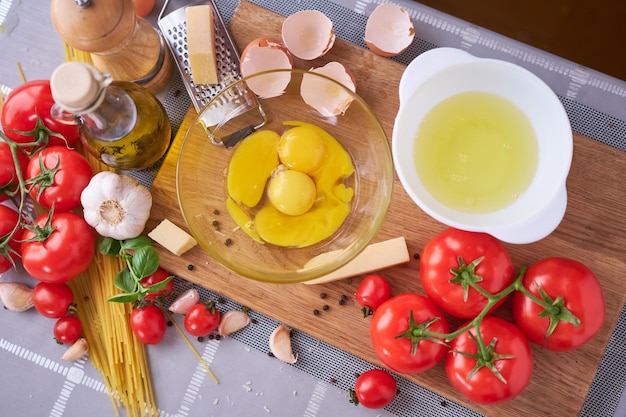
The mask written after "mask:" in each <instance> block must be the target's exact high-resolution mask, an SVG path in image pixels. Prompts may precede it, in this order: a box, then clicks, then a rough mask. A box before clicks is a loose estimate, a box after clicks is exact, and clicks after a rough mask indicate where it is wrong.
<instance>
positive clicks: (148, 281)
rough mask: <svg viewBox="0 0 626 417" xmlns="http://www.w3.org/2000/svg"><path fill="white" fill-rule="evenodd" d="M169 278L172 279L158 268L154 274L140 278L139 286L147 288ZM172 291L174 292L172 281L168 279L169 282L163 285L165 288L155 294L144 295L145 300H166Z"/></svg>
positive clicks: (170, 275)
mask: <svg viewBox="0 0 626 417" xmlns="http://www.w3.org/2000/svg"><path fill="white" fill-rule="evenodd" d="M170 277H172V274H170V273H169V272H167V271H166V270H165V269H163V268H160V267H159V268H157V270H156V271H155V272H154V274H152V275H149V276H147V277H145V278H142V280H141V285H143V286H144V287H146V288H148V287H150V286H151V285H156V284H158V283H160V282H163V281H165V280H166V279H168V278H170ZM173 291H174V280H173V279H170V280H169V281H167V284H165V287H163V288H161V289H160V290H158V291H156V292H152V293H148V294H146V296H145V299H146V300H156V299H157V298H167V297H169V296H170V295H171V294H172V292H173Z"/></svg>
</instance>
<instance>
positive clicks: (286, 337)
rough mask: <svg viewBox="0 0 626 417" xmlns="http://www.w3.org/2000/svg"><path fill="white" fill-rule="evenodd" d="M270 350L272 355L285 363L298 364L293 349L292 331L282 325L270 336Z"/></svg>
mask: <svg viewBox="0 0 626 417" xmlns="http://www.w3.org/2000/svg"><path fill="white" fill-rule="evenodd" d="M269 344H270V350H271V351H272V354H273V355H274V356H275V357H276V358H278V359H280V360H281V361H283V362H287V363H292V364H293V363H296V361H297V360H298V358H297V356H296V355H294V354H293V350H292V349H291V329H290V328H289V327H286V326H284V325H282V324H281V325H280V326H278V327H277V328H275V329H274V331H273V332H272V334H271V335H270V342H269Z"/></svg>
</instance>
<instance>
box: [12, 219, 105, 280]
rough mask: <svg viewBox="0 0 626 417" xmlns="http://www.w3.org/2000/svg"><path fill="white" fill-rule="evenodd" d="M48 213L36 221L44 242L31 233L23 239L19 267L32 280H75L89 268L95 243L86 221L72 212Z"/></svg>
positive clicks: (26, 232)
mask: <svg viewBox="0 0 626 417" xmlns="http://www.w3.org/2000/svg"><path fill="white" fill-rule="evenodd" d="M48 215H49V214H48V213H46V214H43V215H41V216H39V217H38V218H37V220H36V221H35V223H36V224H37V226H38V227H39V228H40V229H41V234H42V236H41V237H42V239H43V240H40V241H39V240H33V241H29V240H30V239H35V237H36V235H37V234H36V233H35V232H34V231H32V230H26V231H24V234H23V236H22V265H23V266H24V269H25V270H26V272H28V273H29V274H30V275H31V276H32V277H33V278H35V279H38V280H39V281H43V282H51V283H61V282H67V281H69V280H71V279H73V278H75V277H76V276H77V275H78V274H80V273H81V272H83V271H84V270H86V269H87V268H88V267H89V264H91V260H92V259H93V256H94V253H95V250H96V249H95V248H96V239H95V236H94V233H93V231H92V229H91V227H89V225H88V224H87V223H86V222H85V220H84V219H83V218H82V217H81V216H79V215H77V214H74V213H72V212H64V213H53V214H52V216H51V219H50V221H49V224H48Z"/></svg>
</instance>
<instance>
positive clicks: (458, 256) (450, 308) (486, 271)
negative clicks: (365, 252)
mask: <svg viewBox="0 0 626 417" xmlns="http://www.w3.org/2000/svg"><path fill="white" fill-rule="evenodd" d="M513 273H514V269H513V262H512V261H511V257H510V256H509V253H508V252H507V250H506V248H505V247H504V246H503V244H502V243H501V242H500V241H499V240H498V239H496V238H494V237H493V236H491V235H488V234H486V233H478V232H467V231H462V230H458V229H454V228H448V229H446V230H444V231H443V232H442V233H440V234H439V235H437V236H435V237H434V238H433V239H431V240H430V241H429V242H428V243H427V244H426V246H425V247H424V250H423V251H422V255H421V257H420V277H421V280H422V286H423V287H424V291H425V292H426V295H428V297H429V298H430V299H431V300H433V302H434V303H435V304H436V305H437V306H438V307H439V308H440V309H442V310H443V311H445V312H446V313H448V314H450V315H452V316H454V317H459V318H467V319H469V318H474V317H476V316H477V315H478V314H479V313H480V312H481V311H482V310H483V308H485V305H486V304H487V301H488V300H487V298H486V297H485V296H484V295H482V294H480V293H479V292H478V291H477V290H476V289H474V288H472V287H471V286H470V284H469V282H470V281H471V282H475V283H476V284H477V285H478V286H480V287H481V288H482V289H484V290H485V291H487V292H489V293H491V294H495V293H497V292H500V291H501V290H503V289H504V288H506V287H507V286H508V285H510V284H511V283H512V282H513V278H514V276H513ZM504 300H505V298H503V299H502V300H501V301H500V302H499V303H498V304H497V305H496V306H494V307H493V309H495V308H497V307H498V306H499V305H501V304H502V303H503V302H504ZM493 309H492V311H493Z"/></svg>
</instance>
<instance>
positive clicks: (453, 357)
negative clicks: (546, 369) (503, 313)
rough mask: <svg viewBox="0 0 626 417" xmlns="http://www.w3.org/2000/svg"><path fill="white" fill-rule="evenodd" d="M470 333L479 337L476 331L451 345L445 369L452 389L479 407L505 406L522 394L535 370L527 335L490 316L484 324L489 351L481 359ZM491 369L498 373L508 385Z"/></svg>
mask: <svg viewBox="0 0 626 417" xmlns="http://www.w3.org/2000/svg"><path fill="white" fill-rule="evenodd" d="M470 333H471V334H472V335H474V336H476V327H472V328H470V329H469V330H467V331H465V332H463V333H462V334H461V335H460V336H458V337H456V338H455V339H453V340H452V342H451V344H450V352H449V353H448V356H447V357H446V362H445V368H446V374H447V375H448V379H449V380H450V382H451V383H452V385H453V386H454V387H455V388H456V389H458V390H459V391H460V392H461V393H462V394H463V395H465V396H466V397H467V398H468V399H470V400H471V401H474V402H476V403H479V404H497V403H501V402H504V401H507V400H510V399H511V398H513V397H515V396H517V395H518V394H519V393H520V392H522V391H523V390H524V388H526V386H527V385H528V382H529V381H530V377H531V374H532V369H533V358H532V353H531V351H530V344H529V343H528V339H526V336H524V333H522V331H521V330H520V329H519V328H517V327H516V326H515V325H514V324H513V323H511V322H509V321H506V320H504V319H501V318H499V317H495V316H486V317H485V318H484V319H483V320H482V322H481V324H480V335H481V339H482V341H483V344H484V345H485V350H484V352H482V353H478V355H477V352H478V347H477V344H476V342H475V340H474V339H473V338H472V337H471V336H470ZM461 352H462V353H461ZM467 355H470V356H467ZM479 358H480V359H479ZM479 361H480V362H479ZM476 367H478V369H477V370H476V372H475V373H473V372H474V370H475V368H476ZM490 367H494V369H497V372H498V373H499V374H500V376H501V377H502V378H503V379H504V381H503V380H501V379H500V378H499V377H498V376H497V375H496V374H495V373H494V372H493V371H492V370H491V369H490ZM472 373H473V374H472Z"/></svg>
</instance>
